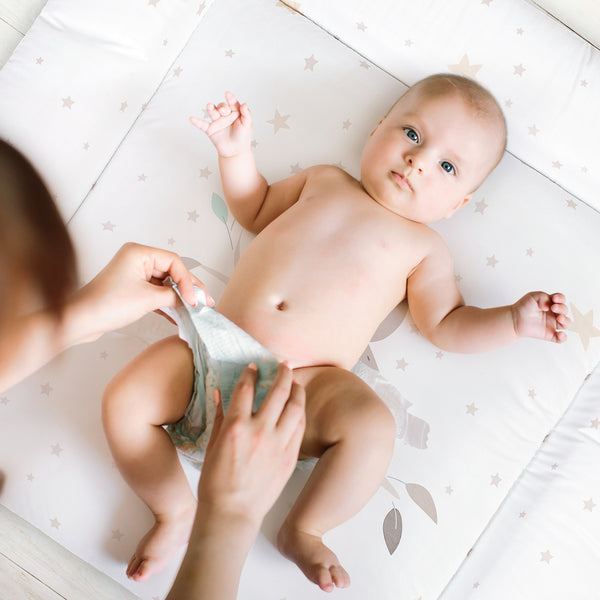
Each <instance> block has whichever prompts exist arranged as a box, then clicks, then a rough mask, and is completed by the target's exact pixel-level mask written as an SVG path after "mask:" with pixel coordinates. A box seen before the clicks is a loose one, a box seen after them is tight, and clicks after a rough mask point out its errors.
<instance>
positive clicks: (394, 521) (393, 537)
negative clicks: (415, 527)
mask: <svg viewBox="0 0 600 600" xmlns="http://www.w3.org/2000/svg"><path fill="white" fill-rule="evenodd" d="M401 537H402V516H401V515H400V511H399V510H398V509H397V508H395V507H394V508H392V510H390V512H389V513H388V514H387V515H385V519H384V520H383V539H384V540H385V545H386V546H387V549H388V552H389V553H390V554H394V552H395V550H396V548H397V547H398V544H399V543H400V538H401Z"/></svg>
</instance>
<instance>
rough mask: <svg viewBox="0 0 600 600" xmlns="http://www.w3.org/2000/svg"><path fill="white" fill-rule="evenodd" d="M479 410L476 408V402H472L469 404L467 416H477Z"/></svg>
mask: <svg viewBox="0 0 600 600" xmlns="http://www.w3.org/2000/svg"><path fill="white" fill-rule="evenodd" d="M478 410H479V409H478V408H477V407H476V406H475V402H471V404H467V414H468V415H473V416H475V413H476V412H477V411H478Z"/></svg>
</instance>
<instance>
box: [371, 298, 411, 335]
mask: <svg viewBox="0 0 600 600" xmlns="http://www.w3.org/2000/svg"><path fill="white" fill-rule="evenodd" d="M407 312H408V302H407V301H406V300H405V301H404V302H401V303H400V304H399V305H398V306H396V308H394V310H392V312H391V313H390V314H389V315H388V316H387V317H386V318H385V319H384V320H383V322H382V323H381V324H380V325H379V327H378V328H377V331H375V333H374V334H373V337H372V338H371V341H372V342H378V341H379V340H383V339H385V338H386V337H389V336H390V335H392V333H394V331H396V329H398V327H400V325H402V321H404V319H405V318H406V313H407Z"/></svg>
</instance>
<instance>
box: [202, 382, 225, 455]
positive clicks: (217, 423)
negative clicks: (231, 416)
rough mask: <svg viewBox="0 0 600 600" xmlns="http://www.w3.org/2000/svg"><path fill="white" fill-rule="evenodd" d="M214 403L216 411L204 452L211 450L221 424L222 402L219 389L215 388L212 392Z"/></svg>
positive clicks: (222, 417) (222, 416)
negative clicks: (213, 392)
mask: <svg viewBox="0 0 600 600" xmlns="http://www.w3.org/2000/svg"><path fill="white" fill-rule="evenodd" d="M214 399H215V404H216V406H217V412H216V413H215V420H214V423H213V428H212V431H211V433H210V438H209V440H208V445H207V446H206V454H207V455H208V453H209V452H210V451H211V449H212V447H213V446H214V445H215V444H216V441H217V438H218V437H219V431H221V426H222V425H223V419H224V415H223V403H222V402H221V391H220V390H215V394H214Z"/></svg>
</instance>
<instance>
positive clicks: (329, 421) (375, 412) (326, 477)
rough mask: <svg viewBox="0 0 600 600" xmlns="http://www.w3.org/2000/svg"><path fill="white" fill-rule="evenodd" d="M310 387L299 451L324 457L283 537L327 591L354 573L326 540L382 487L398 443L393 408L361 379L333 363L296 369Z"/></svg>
mask: <svg viewBox="0 0 600 600" xmlns="http://www.w3.org/2000/svg"><path fill="white" fill-rule="evenodd" d="M294 376H295V377H296V379H298V380H299V381H300V382H301V383H302V384H304V386H305V387H306V423H307V424H306V432H305V434H304V440H303V442H302V447H301V451H300V452H301V456H304V457H307V456H319V457H320V459H319V462H318V463H317V464H316V466H315V468H314V470H313V472H312V473H311V476H310V478H309V479H308V481H307V483H306V485H305V486H304V489H303V490H302V492H301V493H300V495H299V496H298V499H297V500H296V503H295V504H294V506H293V507H292V509H291V511H290V513H289V515H288V517H287V518H286V520H285V522H284V523H283V525H282V526H281V529H280V531H279V534H278V536H277V545H278V547H279V550H280V552H281V553H282V554H283V555H284V556H286V557H287V558H289V559H290V560H293V561H294V562H295V563H296V564H297V565H298V566H299V567H300V569H302V571H303V572H304V574H305V575H306V576H307V577H308V578H309V579H310V580H311V581H313V582H315V583H316V584H317V585H319V587H320V588H321V589H323V590H325V591H327V592H329V591H332V590H333V589H334V587H348V586H349V585H350V577H349V576H348V574H347V573H346V571H345V570H344V569H343V567H342V566H341V565H340V563H339V561H338V559H337V557H336V555H335V554H334V553H333V552H332V551H331V550H330V549H329V548H327V547H326V546H325V545H324V544H323V541H322V536H323V534H324V533H325V532H326V531H329V530H330V529H332V528H334V527H336V526H337V525H340V524H341V523H343V522H344V521H346V520H348V519H349V518H350V517H352V516H353V515H355V514H356V513H357V512H358V511H359V510H360V509H361V508H362V507H363V506H364V505H365V504H366V503H367V501H368V500H369V499H370V498H371V496H372V495H373V494H374V493H375V492H376V491H377V488H378V487H379V485H380V484H381V481H382V479H383V478H384V476H385V473H386V470H387V468H388V465H389V462H390V460H391V457H392V452H393V448H394V438H395V432H396V427H395V423H394V419H393V417H392V414H391V413H390V411H389V410H388V408H387V407H386V406H385V405H384V404H383V402H382V401H381V400H380V399H379V397H378V396H377V395H376V394H375V393H374V392H373V390H371V388H370V387H369V386H368V385H367V384H366V383H364V382H363V381H362V380H361V379H359V378H358V377H357V376H355V375H354V374H353V373H350V372H349V371H346V370H343V369H338V368H335V367H310V368H307V369H299V370H297V371H296V372H295V373H294Z"/></svg>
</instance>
